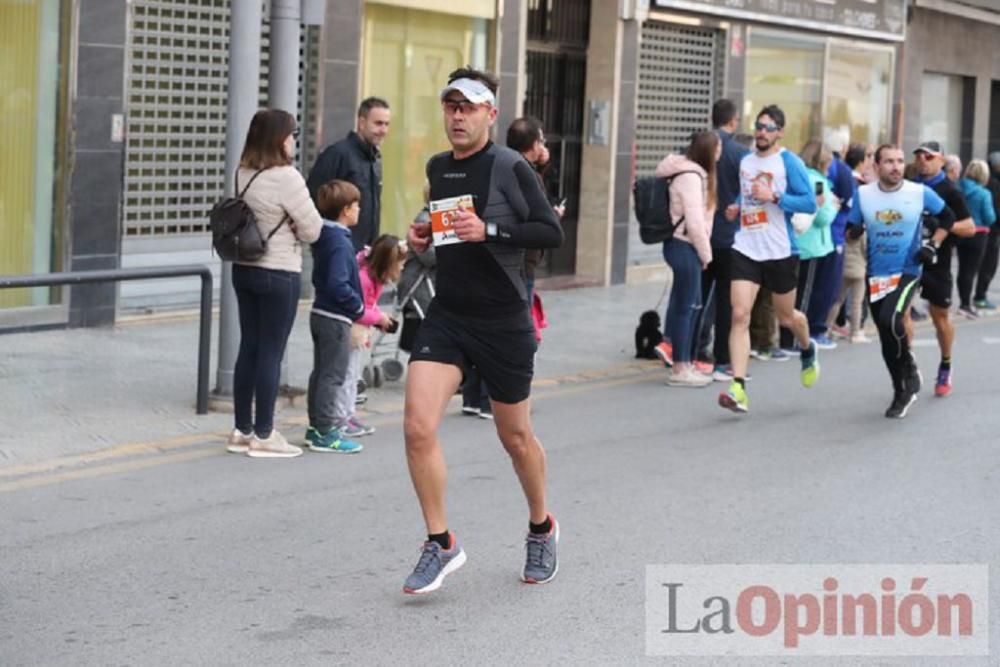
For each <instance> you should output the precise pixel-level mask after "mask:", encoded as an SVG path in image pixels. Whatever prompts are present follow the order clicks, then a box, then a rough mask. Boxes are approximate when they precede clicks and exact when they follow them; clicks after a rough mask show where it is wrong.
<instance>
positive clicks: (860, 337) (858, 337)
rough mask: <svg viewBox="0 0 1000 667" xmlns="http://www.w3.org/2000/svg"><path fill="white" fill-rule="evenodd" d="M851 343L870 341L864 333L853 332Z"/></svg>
mask: <svg viewBox="0 0 1000 667" xmlns="http://www.w3.org/2000/svg"><path fill="white" fill-rule="evenodd" d="M851 342H852V343H870V342H872V339H871V338H869V337H868V336H866V335H865V332H864V331H855V332H854V333H852V334H851Z"/></svg>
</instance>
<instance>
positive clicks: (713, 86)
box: [629, 21, 725, 265]
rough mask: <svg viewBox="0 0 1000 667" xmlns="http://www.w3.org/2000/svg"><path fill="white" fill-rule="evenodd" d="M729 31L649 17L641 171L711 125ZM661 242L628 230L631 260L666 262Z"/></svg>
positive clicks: (638, 140)
mask: <svg viewBox="0 0 1000 667" xmlns="http://www.w3.org/2000/svg"><path fill="white" fill-rule="evenodd" d="M724 45H725V38H724V33H723V32H722V31H720V30H716V29H712V28H700V27H692V26H684V25H675V24H671V23H663V22H660V21H646V22H645V23H644V24H643V26H642V41H641V43H640V46H639V100H638V113H637V118H636V137H635V147H636V175H637V176H640V177H641V176H650V175H652V174H653V171H654V170H655V169H656V165H657V164H658V163H659V162H660V160H662V159H663V157H664V156H665V155H667V154H668V153H676V152H681V151H683V150H684V149H685V148H686V147H687V143H688V139H689V138H690V136H691V133H692V132H694V131H696V130H702V129H707V128H708V127H710V126H711V116H712V104H713V103H714V102H715V100H716V99H718V97H719V96H720V95H721V94H722V86H723V67H724V62H723V53H724V51H723V48H724ZM662 261H663V256H662V253H661V248H660V246H658V245H655V246H647V245H643V243H642V241H640V240H639V230H638V225H632V227H631V228H630V230H629V263H630V264H633V265H635V264H649V263H652V262H662Z"/></svg>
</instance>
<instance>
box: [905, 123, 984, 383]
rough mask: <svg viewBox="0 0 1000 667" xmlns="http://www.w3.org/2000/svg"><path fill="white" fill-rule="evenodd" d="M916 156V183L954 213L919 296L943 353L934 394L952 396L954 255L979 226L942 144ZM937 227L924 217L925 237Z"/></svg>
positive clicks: (928, 146)
mask: <svg viewBox="0 0 1000 667" xmlns="http://www.w3.org/2000/svg"><path fill="white" fill-rule="evenodd" d="M913 155H914V157H915V158H916V165H917V168H916V171H917V177H916V179H915V180H916V181H917V182H918V183H923V184H924V185H926V186H928V187H929V188H931V189H932V190H934V192H936V193H937V195H938V196H939V197H941V199H943V200H944V202H945V204H947V205H948V208H949V209H951V211H952V213H954V214H955V223H954V224H953V225H952V226H951V228H950V230H949V232H950V233H949V234H948V235H947V236H946V237H945V239H944V240H943V241H941V242H940V247H939V248H937V259H936V261H935V262H934V263H933V264H929V265H927V266H925V267H924V272H923V275H922V276H921V279H920V286H921V289H920V296H921V297H922V298H924V299H926V300H927V301H928V303H929V304H930V307H929V310H930V314H931V321H932V322H933V323H934V330H935V331H936V332H937V341H938V347H939V348H940V350H941V362H940V364H939V365H938V372H937V379H936V380H935V382H934V394H935V395H936V396H940V397H943V396H947V395H948V394H950V393H951V384H952V368H951V351H952V346H953V345H954V343H955V325H954V324H953V323H952V322H951V316H950V312H949V310H950V308H951V292H952V288H953V287H954V284H955V280H954V278H953V277H952V273H951V252H952V248H954V247H955V237H956V236H972V235H974V234H975V233H976V224H975V222H973V220H972V216H971V215H970V214H969V209H968V208H967V207H966V205H965V197H964V196H962V193H961V191H959V189H958V188H957V187H955V184H954V183H952V182H951V181H950V180H948V178H947V176H946V175H945V173H944V163H945V155H944V153H943V151H942V150H941V144H939V143H938V142H936V141H925V142H924V143H922V144H920V145H919V146H917V148H916V149H915V150H914V151H913ZM938 226H939V223H938V221H937V219H936V218H935V217H934V216H925V217H924V232H923V233H924V238H927V239H929V238H932V237H933V235H934V234H935V232H936V230H937V227H938ZM907 324H908V327H907V331H908V332H909V335H910V336H911V337H912V335H913V334H912V330H913V325H912V324H910V323H909V322H908V323H907Z"/></svg>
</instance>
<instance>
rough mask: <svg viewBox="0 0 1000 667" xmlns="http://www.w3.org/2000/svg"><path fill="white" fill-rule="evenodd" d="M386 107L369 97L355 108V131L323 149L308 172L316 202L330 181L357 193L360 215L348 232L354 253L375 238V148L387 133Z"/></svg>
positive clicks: (378, 162) (378, 172) (378, 194)
mask: <svg viewBox="0 0 1000 667" xmlns="http://www.w3.org/2000/svg"><path fill="white" fill-rule="evenodd" d="M389 120H390V112H389V103H388V102H386V101H385V100H383V99H381V98H378V97H369V98H367V99H365V100H364V101H362V102H361V106H359V107H358V123H357V129H356V130H352V131H351V132H348V134H347V136H346V137H344V138H343V139H341V140H340V141H338V142H336V143H334V144H331V145H329V146H327V147H326V148H325V149H323V152H322V153H320V154H319V157H318V158H316V164H314V165H313V168H312V171H310V172H309V179H308V181H307V184H308V185H309V194H311V195H312V198H313V201H316V191H317V190H318V189H319V186H321V185H323V184H324V183H329V182H330V181H332V180H334V179H340V180H343V181H349V182H350V183H353V184H354V185H355V187H357V188H358V190H360V191H361V215H360V218H359V220H358V224H357V226H356V227H355V228H354V229H353V230H351V241H352V242H353V244H354V250H355V251H358V250H361V249H362V248H364V247H365V246H366V245H371V244H372V243H373V242H374V241H375V239H376V238H377V237H378V234H379V226H380V218H381V212H382V207H381V203H380V200H381V198H382V154H381V153H379V146H381V145H382V141H383V140H384V139H385V135H386V134H387V133H388V132H389Z"/></svg>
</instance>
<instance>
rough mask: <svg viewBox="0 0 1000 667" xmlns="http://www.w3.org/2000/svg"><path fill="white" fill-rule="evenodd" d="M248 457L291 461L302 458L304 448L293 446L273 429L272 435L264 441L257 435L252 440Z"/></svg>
mask: <svg viewBox="0 0 1000 667" xmlns="http://www.w3.org/2000/svg"><path fill="white" fill-rule="evenodd" d="M247 456H252V457H254V458H261V459H290V458H294V457H296V456H302V448H301V447H296V446H295V445H291V444H289V443H288V441H287V440H285V436H283V435H281V434H280V433H278V429H271V435H269V436H267V437H266V438H264V439H263V440H261V439H260V438H258V437H257V436H256V435H254V436H253V438H252V439H251V440H250V448H249V449H248V450H247Z"/></svg>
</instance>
